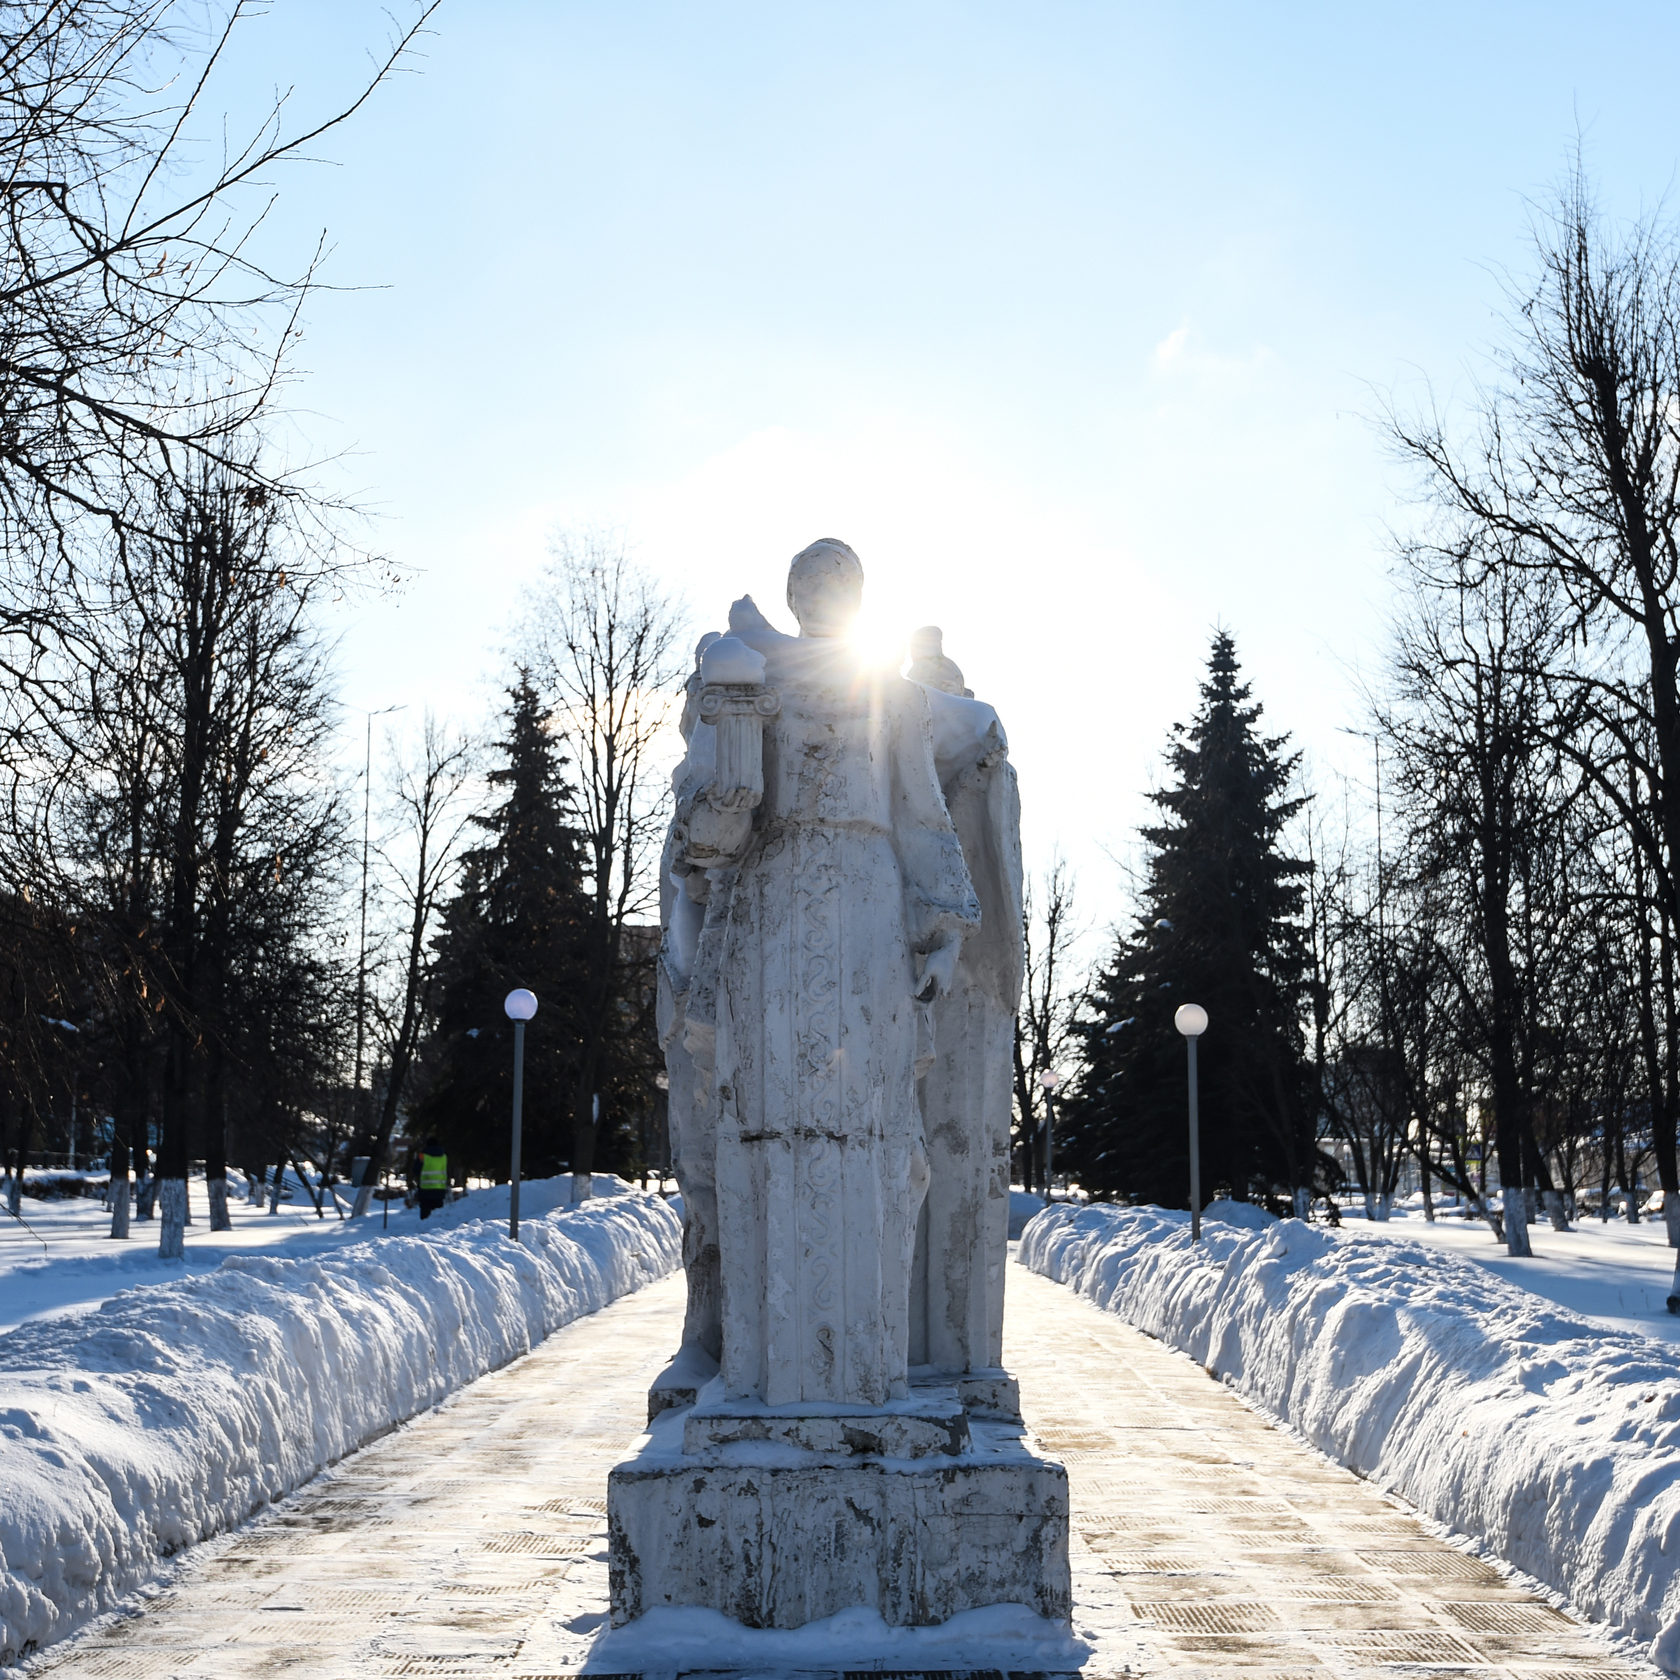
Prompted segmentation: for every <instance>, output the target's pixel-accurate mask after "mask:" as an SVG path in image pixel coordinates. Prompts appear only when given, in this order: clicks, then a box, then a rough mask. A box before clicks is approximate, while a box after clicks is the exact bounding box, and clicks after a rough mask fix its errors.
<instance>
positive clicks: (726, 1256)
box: [608, 540, 1070, 1628]
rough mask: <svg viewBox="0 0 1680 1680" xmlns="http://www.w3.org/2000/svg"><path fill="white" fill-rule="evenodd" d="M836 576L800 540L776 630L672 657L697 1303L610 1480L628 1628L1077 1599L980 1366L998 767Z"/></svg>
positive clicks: (989, 1300) (1007, 828)
mask: <svg viewBox="0 0 1680 1680" xmlns="http://www.w3.org/2000/svg"><path fill="white" fill-rule="evenodd" d="M861 590H862V569H861V567H860V566H859V564H858V561H857V557H856V556H855V555H854V554H853V553H852V551H851V550H850V549H849V548H847V547H846V546H845V544H843V543H837V542H833V541H831V540H825V541H823V542H819V543H814V544H813V545H812V546H811V547H810V548H808V549H806V550H805V551H804V552H803V553H801V554H800V555H798V556H797V557H796V558H795V560H794V562H793V566H792V569H791V572H790V575H789V581H788V602H789V605H790V606H791V607H792V608H793V610H794V613H795V616H796V617H797V618H798V620H799V624H800V634H799V635H798V636H797V637H794V636H787V635H783V634H781V633H779V632H777V631H776V630H774V629H773V628H772V627H771V626H770V624H769V623H768V621H767V620H766V619H765V618H764V617H763V615H762V614H761V613H760V612H759V611H758V609H757V608H756V607H755V606H754V605H753V604H752V602H751V600H750V599H746V600H742V601H739V602H737V603H736V604H735V607H734V608H733V609H732V610H731V613H730V633H729V634H728V635H727V636H723V637H712V638H708V639H707V640H706V641H705V642H703V643H702V644H701V649H700V660H699V666H698V669H697V670H696V672H695V673H694V676H693V677H692V678H691V679H690V684H689V695H688V704H687V705H686V706H685V708H684V716H683V733H684V736H685V738H686V740H687V743H688V751H687V754H686V756H685V758H684V760H683V763H682V764H681V765H680V766H679V767H678V769H677V772H676V777H675V790H676V814H675V816H674V818H673V821H672V825H671V832H670V835H669V837H668V841H667V845H666V850H665V879H664V883H663V886H664V893H663V898H664V903H663V921H664V925H665V940H664V944H663V948H662V951H661V976H660V1016H661V1030H662V1034H663V1037H664V1040H665V1043H666V1047H667V1069H668V1074H669V1085H670V1109H671V1131H672V1152H673V1160H674V1164H675V1165H676V1169H677V1174H678V1179H679V1182H680V1184H681V1188H682V1192H683V1202H684V1208H685V1213H684V1219H685V1224H686V1226H687V1230H686V1234H685V1244H684V1252H685V1259H686V1260H687V1263H688V1268H689V1279H690V1311H689V1314H688V1319H687V1323H686V1326H685V1331H684V1339H683V1346H682V1348H681V1349H680V1350H679V1352H678V1354H677V1356H676V1357H675V1358H674V1359H673V1361H672V1363H671V1365H670V1367H669V1368H668V1369H667V1371H666V1372H665V1373H664V1374H663V1376H662V1377H661V1378H660V1379H659V1380H658V1381H657V1382H656V1383H655V1385H654V1389H653V1391H652V1393H651V1394H650V1396H649V1417H650V1420H651V1423H650V1430H649V1434H648V1436H647V1437H646V1439H645V1440H644V1441H643V1442H642V1443H641V1445H640V1446H639V1448H638V1450H637V1452H636V1454H635V1456H634V1457H633V1458H631V1459H630V1460H628V1461H627V1462H625V1463H623V1464H621V1465H619V1466H618V1467H617V1468H616V1469H615V1470H614V1471H613V1473H612V1476H611V1478H610V1481H609V1489H608V1511H609V1519H610V1521H609V1532H610V1558H611V1574H612V1612H613V1620H614V1622H615V1623H618V1624H623V1623H625V1622H627V1621H629V1620H632V1619H633V1618H635V1617H637V1616H639V1615H641V1614H643V1613H644V1612H645V1611H647V1610H649V1609H653V1608H656V1607H691V1608H701V1609H711V1610H717V1611H721V1612H722V1613H724V1614H725V1615H728V1616H731V1617H733V1618H735V1619H736V1620H737V1621H739V1622H741V1623H743V1624H745V1625H747V1626H750V1627H778V1628H797V1627H800V1626H803V1625H804V1624H805V1623H807V1622H810V1621H814V1620H819V1619H822V1618H825V1617H828V1616H832V1615H835V1614H837V1613H839V1612H842V1611H845V1610H848V1609H854V1608H860V1607H862V1608H867V1609H870V1610H873V1611H875V1612H878V1613H879V1614H880V1616H881V1617H882V1618H883V1620H885V1621H886V1622H887V1623H888V1624H890V1625H895V1626H925V1625H928V1624H931V1623H938V1622H942V1621H945V1620H947V1619H949V1618H950V1617H951V1616H954V1615H957V1614H959V1613H961V1612H965V1611H970V1610H974V1609H978V1608H982V1607H985V1606H989V1605H997V1604H1014V1605H1022V1606H1026V1607H1027V1608H1028V1609H1030V1610H1031V1611H1032V1612H1034V1613H1036V1614H1037V1615H1039V1616H1041V1617H1046V1618H1050V1619H1051V1620H1055V1621H1061V1620H1065V1619H1066V1617H1067V1616H1068V1614H1069V1610H1070V1586H1069V1566H1068V1503H1067V1477H1066V1473H1065V1472H1064V1471H1063V1469H1062V1468H1061V1466H1060V1465H1058V1464H1055V1463H1053V1462H1051V1461H1049V1460H1047V1459H1045V1458H1043V1457H1041V1456H1040V1455H1038V1454H1037V1453H1036V1452H1035V1451H1034V1450H1033V1449H1032V1447H1031V1445H1030V1444H1029V1442H1028V1440H1027V1438H1026V1434H1025V1431H1024V1429H1023V1427H1022V1425H1021V1422H1020V1417H1019V1405H1018V1398H1017V1396H1016V1394H1015V1391H1014V1385H1013V1382H1012V1381H1011V1379H1010V1378H1009V1376H1008V1374H1007V1373H1006V1372H1004V1371H1003V1370H1001V1369H1000V1368H999V1365H998V1360H999V1358H1000V1356H1001V1334H1002V1309H1003V1267H1004V1260H1005V1253H1006V1246H1007V1232H1008V1200H1007V1197H1008V1173H1007V1164H1008V1127H1009V1101H1010V1071H1011V1070H1010V1062H1009V1058H1010V1043H1011V1040H1010V1030H1009V1023H1010V1022H1011V1021H1012V1020H1013V1017H1014V1012H1015V1007H1016V1004H1017V1002H1018V999H1019V993H1020V984H1021V951H1020V901H1021V880H1020V876H1021V864H1020V836H1019V805H1018V801H1017V798H1016V793H1015V780H1014V774H1013V772H1012V771H1011V770H1010V768H1009V765H1008V762H1007V748H1006V744H1005V741H1004V736H1003V731H1002V727H1001V725H1000V724H999V723H998V720H997V716H996V713H995V712H993V711H992V709H991V708H990V707H988V706H985V705H982V704H981V703H979V702H977V701H975V700H974V699H973V698H972V696H971V695H970V694H969V692H968V691H967V690H966V689H965V688H963V686H962V677H961V673H960V672H959V671H957V669H956V667H955V666H954V665H953V664H951V662H950V661H949V660H947V659H945V658H944V657H943V653H942V650H941V651H936V652H934V653H930V652H929V651H928V648H929V647H931V645H932V643H931V642H929V641H928V637H929V635H931V636H932V638H933V641H937V632H931V633H928V632H924V633H923V645H921V646H920V648H919V657H918V660H917V663H916V665H915V666H914V667H913V668H912V672H911V676H912V677H913V678H915V679H917V680H914V681H913V680H909V679H906V678H901V677H899V676H897V675H896V674H893V673H890V672H882V671H877V670H871V669H869V668H867V667H866V666H864V665H863V664H862V662H861V661H860V659H859V656H858V654H857V652H856V650H855V649H854V648H853V646H852V645H851V644H850V642H849V641H848V640H847V638H846V635H845V632H846V631H847V629H848V628H849V626H850V623H851V620H852V619H853V617H855V615H856V612H857V608H858V605H859V602H860V598H861ZM913 1362H914V1363H913Z"/></svg>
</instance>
